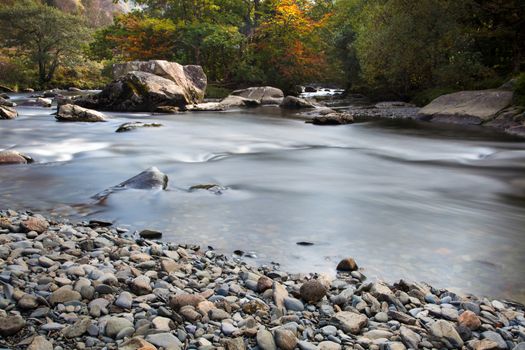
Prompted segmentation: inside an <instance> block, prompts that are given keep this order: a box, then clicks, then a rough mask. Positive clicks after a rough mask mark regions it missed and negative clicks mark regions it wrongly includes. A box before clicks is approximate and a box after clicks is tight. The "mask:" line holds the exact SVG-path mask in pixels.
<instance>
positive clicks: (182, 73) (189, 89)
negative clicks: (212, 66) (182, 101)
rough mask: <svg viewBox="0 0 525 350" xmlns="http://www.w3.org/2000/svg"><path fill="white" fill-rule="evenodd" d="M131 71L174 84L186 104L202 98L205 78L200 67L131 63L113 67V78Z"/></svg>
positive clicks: (160, 61)
mask: <svg viewBox="0 0 525 350" xmlns="http://www.w3.org/2000/svg"><path fill="white" fill-rule="evenodd" d="M132 71H140V72H146V73H151V74H155V75H158V76H160V77H162V78H165V79H168V80H171V81H173V82H174V83H176V84H177V85H178V86H180V87H181V88H182V89H183V93H184V95H185V98H186V104H190V103H197V102H200V101H202V99H203V98H204V92H205V91H206V85H207V78H206V74H204V71H203V70H202V67H201V66H197V65H187V66H183V65H180V64H178V63H176V62H168V61H162V60H152V61H133V62H126V63H121V64H115V65H113V76H114V77H115V78H119V77H121V76H123V75H126V74H127V73H129V72H132Z"/></svg>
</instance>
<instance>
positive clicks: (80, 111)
mask: <svg viewBox="0 0 525 350" xmlns="http://www.w3.org/2000/svg"><path fill="white" fill-rule="evenodd" d="M55 118H56V120H57V121H60V122H88V123H96V122H105V121H106V116H105V115H104V114H103V113H101V112H98V111H94V110H92V109H87V108H83V107H80V106H77V105H73V104H63V105H60V106H58V111H57V115H56V117H55Z"/></svg>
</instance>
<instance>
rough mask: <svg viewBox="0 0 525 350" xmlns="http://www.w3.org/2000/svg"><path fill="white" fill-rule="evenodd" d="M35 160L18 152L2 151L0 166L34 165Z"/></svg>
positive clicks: (0, 152)
mask: <svg viewBox="0 0 525 350" xmlns="http://www.w3.org/2000/svg"><path fill="white" fill-rule="evenodd" d="M32 162H33V158H31V157H29V156H27V155H25V154H22V153H20V152H17V151H11V150H8V151H0V165H4V164H27V163H32Z"/></svg>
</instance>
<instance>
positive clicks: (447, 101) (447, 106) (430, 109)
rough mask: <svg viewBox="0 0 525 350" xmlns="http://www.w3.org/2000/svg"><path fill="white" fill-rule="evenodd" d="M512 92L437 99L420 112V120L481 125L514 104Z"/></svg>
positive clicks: (458, 94) (471, 93) (468, 93)
mask: <svg viewBox="0 0 525 350" xmlns="http://www.w3.org/2000/svg"><path fill="white" fill-rule="evenodd" d="M512 98H513V93H512V91H504V90H480V91H460V92H455V93H452V94H447V95H443V96H440V97H438V98H436V99H435V100H434V101H432V102H430V103H429V104H428V105H426V106H425V107H423V108H422V109H421V110H419V118H420V119H424V120H430V121H433V122H443V123H453V124H464V125H469V124H473V125H479V124H482V123H485V122H488V121H491V120H492V119H494V118H495V117H496V115H497V114H498V112H500V111H501V110H503V109H505V108H506V107H508V106H509V105H510V104H511V103H512Z"/></svg>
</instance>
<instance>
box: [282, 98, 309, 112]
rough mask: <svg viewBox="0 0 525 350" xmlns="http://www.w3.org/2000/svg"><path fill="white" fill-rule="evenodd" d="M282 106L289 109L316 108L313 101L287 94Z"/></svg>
mask: <svg viewBox="0 0 525 350" xmlns="http://www.w3.org/2000/svg"><path fill="white" fill-rule="evenodd" d="M280 106H281V108H287V109H301V108H315V106H314V105H313V104H312V103H311V102H309V101H307V100H305V99H303V98H299V97H295V96H286V97H285V98H284V99H283V102H281V105H280Z"/></svg>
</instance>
